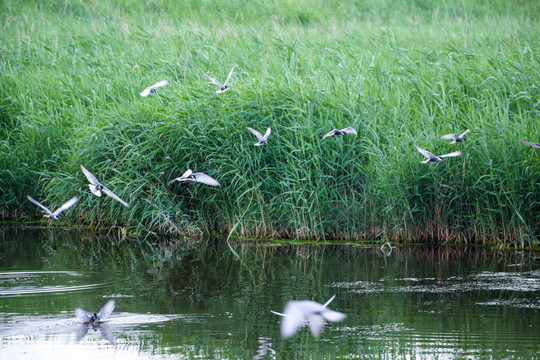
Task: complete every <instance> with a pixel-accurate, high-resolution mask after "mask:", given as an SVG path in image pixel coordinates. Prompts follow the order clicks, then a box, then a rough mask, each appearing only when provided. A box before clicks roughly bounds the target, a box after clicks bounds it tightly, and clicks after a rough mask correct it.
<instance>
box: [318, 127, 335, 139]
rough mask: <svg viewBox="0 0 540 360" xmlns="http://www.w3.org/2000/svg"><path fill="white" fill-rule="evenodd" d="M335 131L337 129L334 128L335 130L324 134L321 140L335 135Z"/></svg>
mask: <svg viewBox="0 0 540 360" xmlns="http://www.w3.org/2000/svg"><path fill="white" fill-rule="evenodd" d="M335 133H336V130H335V129H334V130H332V131H330V132H329V133H328V134H326V135H324V136H323V137H322V139H321V140H324V139H326V138H327V137H329V136H334V134H335Z"/></svg>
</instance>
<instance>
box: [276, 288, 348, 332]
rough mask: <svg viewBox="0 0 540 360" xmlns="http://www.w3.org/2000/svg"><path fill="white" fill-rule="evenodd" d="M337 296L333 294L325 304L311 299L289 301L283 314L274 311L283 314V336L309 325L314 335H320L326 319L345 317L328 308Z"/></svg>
mask: <svg viewBox="0 0 540 360" xmlns="http://www.w3.org/2000/svg"><path fill="white" fill-rule="evenodd" d="M335 297H336V296H335V295H334V296H332V297H331V298H330V300H328V301H327V302H326V303H325V304H324V305H322V304H319V303H318V302H315V301H310V300H301V301H289V302H288V303H287V305H286V306H285V310H284V313H283V314H282V313H278V312H275V311H272V313H274V314H277V315H281V316H283V320H282V321H281V336H282V337H283V338H285V339H287V338H290V337H291V336H293V335H294V334H295V333H296V331H298V329H299V328H301V327H302V326H304V325H307V326H309V329H310V330H311V333H312V334H313V336H315V337H319V335H320V334H321V331H322V328H323V325H324V321H325V320H326V321H332V322H337V321H341V320H343V319H345V317H346V315H345V314H343V313H340V312H337V311H333V310H330V309H328V304H330V303H331V302H332V300H334V298H335Z"/></svg>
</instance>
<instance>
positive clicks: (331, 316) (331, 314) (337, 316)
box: [321, 309, 347, 322]
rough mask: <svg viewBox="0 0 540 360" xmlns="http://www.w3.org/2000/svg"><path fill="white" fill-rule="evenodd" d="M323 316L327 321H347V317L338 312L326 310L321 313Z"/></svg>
mask: <svg viewBox="0 0 540 360" xmlns="http://www.w3.org/2000/svg"><path fill="white" fill-rule="evenodd" d="M321 316H322V317H323V318H324V319H325V320H327V321H332V322H337V321H341V320H343V319H345V317H346V316H347V315H345V314H343V313H340V312H338V311H334V310H330V309H325V310H324V311H322V312H321Z"/></svg>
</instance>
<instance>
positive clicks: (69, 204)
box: [53, 196, 79, 216]
mask: <svg viewBox="0 0 540 360" xmlns="http://www.w3.org/2000/svg"><path fill="white" fill-rule="evenodd" d="M77 201H79V197H78V196H74V197H72V198H71V199H69V200H68V201H67V202H66V203H64V205H62V206H60V207H59V208H58V209H56V210H55V212H53V215H56V216H58V215H60V213H61V212H62V211H65V210H67V209H69V208H70V207H72V206H73V205H75V203H76V202H77Z"/></svg>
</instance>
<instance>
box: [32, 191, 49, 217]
mask: <svg viewBox="0 0 540 360" xmlns="http://www.w3.org/2000/svg"><path fill="white" fill-rule="evenodd" d="M26 198H27V199H28V200H30V201H31V202H33V203H34V204H36V205H37V206H39V207H40V208H42V209H43V210H45V211H46V212H47V214H49V215H52V214H53V213H52V212H51V210H49V209H47V208H46V207H45V205H43V204H42V203H40V202H38V201H36V200H34V199H32V197H31V196H30V195H26Z"/></svg>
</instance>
